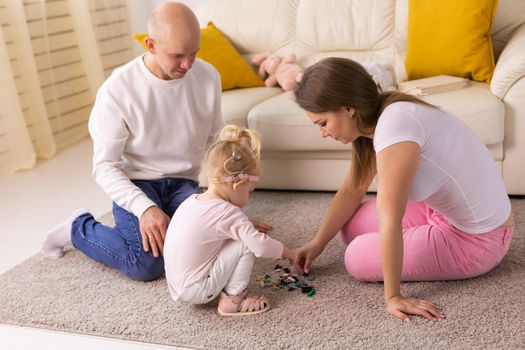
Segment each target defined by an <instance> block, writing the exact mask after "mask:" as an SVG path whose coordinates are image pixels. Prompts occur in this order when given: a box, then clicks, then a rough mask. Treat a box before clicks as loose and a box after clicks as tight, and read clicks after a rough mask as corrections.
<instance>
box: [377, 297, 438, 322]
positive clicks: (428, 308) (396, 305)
mask: <svg viewBox="0 0 525 350" xmlns="http://www.w3.org/2000/svg"><path fill="white" fill-rule="evenodd" d="M386 310H387V311H388V312H389V313H391V314H392V315H394V316H396V317H397V318H399V319H400V320H403V321H410V319H409V317H408V315H419V316H422V317H424V318H426V319H427V320H429V321H437V320H439V319H442V318H445V315H444V314H443V313H442V312H441V311H440V310H439V309H438V307H437V306H436V305H434V304H433V303H431V302H430V301H427V300H421V299H414V298H406V297H403V296H401V295H399V296H395V297H392V298H390V299H388V300H387V301H386Z"/></svg>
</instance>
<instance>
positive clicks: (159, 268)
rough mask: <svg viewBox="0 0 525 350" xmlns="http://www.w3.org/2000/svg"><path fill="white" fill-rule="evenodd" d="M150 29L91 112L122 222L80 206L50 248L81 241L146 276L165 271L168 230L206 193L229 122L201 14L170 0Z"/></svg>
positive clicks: (49, 251)
mask: <svg viewBox="0 0 525 350" xmlns="http://www.w3.org/2000/svg"><path fill="white" fill-rule="evenodd" d="M148 31H149V35H150V36H149V38H147V39H146V45H147V47H148V51H147V52H146V53H145V54H144V55H141V56H139V57H137V58H136V59H134V60H133V61H131V62H129V63H127V64H126V65H124V66H122V67H120V68H117V69H116V70H115V71H114V72H113V74H112V75H111V76H110V77H109V78H108V79H107V80H106V81H105V82H104V84H103V85H102V86H101V87H100V89H99V91H98V93H97V98H96V101H95V104H94V106H93V110H92V112H91V116H90V119H89V132H90V134H91V137H92V139H93V143H94V156H93V175H94V178H95V180H96V181H97V183H98V184H99V185H100V187H102V189H103V190H104V191H105V192H106V193H107V194H108V195H109V197H110V198H111V199H112V200H113V215H114V217H115V225H116V226H115V227H114V228H112V227H108V226H104V225H102V224H100V223H99V222H97V221H96V220H95V219H94V218H93V216H92V215H91V214H89V213H88V212H87V211H86V210H83V209H79V210H77V211H75V212H74V213H73V214H72V215H71V216H70V217H69V218H68V219H67V220H66V221H65V222H63V223H62V224H60V225H58V226H57V227H55V228H54V229H52V230H51V231H50V232H49V233H48V236H47V239H46V241H45V242H44V245H43V247H42V252H43V253H44V254H45V255H46V256H48V257H51V258H58V257H61V256H62V255H63V247H64V246H65V245H67V244H69V243H72V244H73V246H74V247H75V248H77V249H78V250H80V251H82V252H83V253H84V254H86V255H87V256H89V257H91V258H92V259H94V260H96V261H99V262H101V263H104V264H107V265H109V266H112V267H114V268H116V269H118V270H119V271H121V272H122V273H124V274H125V275H126V276H128V277H130V278H132V279H135V280H141V281H149V280H154V279H156V278H157V277H159V276H160V275H161V274H162V273H163V272H164V261H163V258H162V252H163V245H164V239H165V236H166V228H167V226H168V224H169V221H170V218H171V217H172V215H173V213H174V212H175V210H177V208H178V206H179V205H180V204H181V203H182V201H184V200H185V199H186V198H187V197H189V196H190V195H191V194H193V193H196V192H198V190H199V188H198V183H197V177H198V174H199V171H200V164H201V161H202V158H203V156H204V152H205V150H206V148H207V145H208V144H209V143H210V142H212V141H213V140H214V137H215V134H216V133H217V132H218V131H219V130H220V129H221V127H222V120H221V114H220V99H221V81H220V77H219V75H218V73H217V71H216V70H215V69H214V68H213V67H212V66H211V65H210V64H208V63H206V62H204V61H202V60H200V59H196V58H195V55H196V54H197V51H198V50H199V47H200V28H199V23H198V21H197V18H196V17H195V15H194V14H193V12H192V11H191V10H190V9H189V8H188V7H186V6H185V5H183V4H180V3H164V4H162V5H160V6H159V7H158V8H156V9H155V10H154V11H153V12H152V14H151V15H150V17H149V19H148Z"/></svg>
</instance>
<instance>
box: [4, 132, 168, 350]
mask: <svg viewBox="0 0 525 350" xmlns="http://www.w3.org/2000/svg"><path fill="white" fill-rule="evenodd" d="M91 156H92V144H91V142H90V140H88V139H86V140H85V141H82V142H80V143H79V144H77V145H74V146H72V147H70V148H68V149H66V150H63V151H61V152H59V153H58V155H56V156H55V157H54V158H52V159H51V160H47V161H40V162H39V163H38V165H37V166H36V167H35V168H34V169H32V170H30V171H23V172H19V173H17V174H15V175H12V176H3V177H0V198H1V200H0V273H3V272H5V271H7V270H9V269H11V268H12V267H14V266H16V265H18V264H20V263H21V262H23V261H24V260H26V259H27V258H29V257H31V256H33V255H34V254H37V253H38V252H39V250H40V245H41V244H42V241H43V239H44V235H45V232H46V230H48V229H49V228H51V227H53V226H54V225H56V224H58V223H60V222H61V221H63V220H64V218H66V217H67V216H68V215H69V214H70V213H71V212H72V211H73V210H75V209H77V208H79V207H83V208H86V209H88V210H89V211H90V212H91V213H93V215H95V217H97V216H100V215H102V214H105V213H107V212H109V211H110V210H111V201H110V199H109V197H107V195H106V194H105V193H104V192H102V190H101V189H100V188H99V187H98V186H97V184H96V183H95V181H94V180H93V178H92V177H91ZM71 348H75V349H80V350H82V349H112V350H121V349H122V350H152V349H176V348H172V347H163V346H157V345H151V344H145V343H136V342H124V341H119V340H114V339H108V338H100V337H88V336H84V335H75V334H71V333H60V332H51V331H46V330H37V329H31V328H25V327H14V326H8V325H2V324H0V349H2V350H22V349H23V350H26V349H31V350H32V349H53V350H61V349H71Z"/></svg>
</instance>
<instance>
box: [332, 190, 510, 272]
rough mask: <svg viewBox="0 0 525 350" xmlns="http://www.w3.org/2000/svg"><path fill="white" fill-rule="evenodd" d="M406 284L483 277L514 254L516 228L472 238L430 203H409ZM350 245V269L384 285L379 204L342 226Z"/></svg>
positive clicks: (373, 202)
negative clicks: (512, 247) (508, 255)
mask: <svg viewBox="0 0 525 350" xmlns="http://www.w3.org/2000/svg"><path fill="white" fill-rule="evenodd" d="M402 227H403V245H404V253H403V270H402V272H401V280H402V281H437V280H457V279H464V278H470V277H475V276H479V275H482V274H484V273H486V272H488V271H490V270H492V269H493V268H494V267H495V266H496V265H498V264H499V263H500V262H501V260H502V259H503V257H504V256H505V254H506V253H507V251H508V250H509V246H510V241H511V239H512V234H513V233H514V226H512V227H498V228H496V229H495V230H493V231H490V232H487V233H483V234H468V233H465V232H462V231H460V230H458V229H457V228H455V227H454V226H452V225H450V224H449V223H448V222H447V219H446V218H445V217H444V216H443V215H441V214H440V213H438V212H436V211H435V210H433V209H431V208H429V207H428V206H427V205H426V204H425V203H424V202H409V203H408V204H407V208H406V211H405V216H404V217H403V222H402ZM340 235H341V238H342V239H343V242H345V243H346V244H347V245H348V246H347V248H346V252H345V266H346V270H347V271H348V273H349V274H350V275H352V276H353V277H354V278H356V279H358V280H362V281H382V280H383V268H382V265H381V245H380V234H379V223H378V213H377V209H376V200H369V201H367V202H364V203H363V204H362V205H361V206H360V207H359V208H358V210H357V211H356V213H355V214H354V216H353V217H352V218H351V219H350V220H349V221H348V222H347V223H346V224H345V225H344V226H343V227H342V229H341V231H340Z"/></svg>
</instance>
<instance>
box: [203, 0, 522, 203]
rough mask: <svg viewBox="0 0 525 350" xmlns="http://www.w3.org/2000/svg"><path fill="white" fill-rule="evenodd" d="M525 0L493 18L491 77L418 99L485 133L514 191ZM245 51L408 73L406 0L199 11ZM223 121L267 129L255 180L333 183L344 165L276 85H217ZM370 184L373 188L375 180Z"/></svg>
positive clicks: (235, 0) (344, 157) (341, 150)
mask: <svg viewBox="0 0 525 350" xmlns="http://www.w3.org/2000/svg"><path fill="white" fill-rule="evenodd" d="M524 14H525V1H523V0H500V3H499V7H498V10H497V14H496V18H495V22H494V25H493V44H494V51H495V56H496V59H497V64H496V70H495V73H494V76H493V78H492V81H491V84H490V85H488V84H483V83H476V82H473V83H472V84H471V85H470V87H468V88H465V89H461V90H455V91H450V92H446V93H441V94H435V95H428V96H426V97H425V98H424V99H425V100H427V101H429V102H431V103H433V104H436V105H438V106H442V107H443V108H446V109H448V110H450V111H452V112H454V113H455V114H456V115H458V116H459V117H460V118H461V119H462V120H464V121H465V123H467V124H468V125H469V126H470V127H472V129H473V130H474V131H475V132H476V133H477V134H478V135H479V137H480V138H481V139H482V140H483V141H484V142H485V144H486V145H487V147H488V149H489V150H490V152H491V153H492V155H493V157H494V160H495V161H496V163H497V164H498V166H499V167H500V169H501V172H502V175H503V179H504V181H505V185H506V187H507V190H508V192H509V193H510V194H521V195H523V194H525V179H524V178H525V24H524V23H525V15H524ZM197 15H198V17H199V21H200V22H201V25H202V26H203V27H204V26H205V25H206V24H207V23H208V21H210V20H211V21H213V22H214V23H215V25H216V26H217V27H218V28H219V29H220V30H221V31H222V32H223V33H224V34H225V35H226V36H227V37H228V39H229V40H230V41H231V42H232V43H233V45H234V46H235V47H236V48H237V50H238V51H239V52H240V53H241V54H242V55H243V57H245V58H246V60H249V59H250V58H251V57H252V56H253V55H254V54H257V53H260V52H265V51H271V52H275V53H277V54H280V55H286V54H288V53H295V54H296V55H297V57H298V62H299V64H301V65H303V66H304V67H307V66H309V65H311V64H313V63H315V62H317V61H319V60H320V59H322V58H324V57H328V56H342V57H348V58H352V59H354V60H357V61H360V62H363V61H366V60H369V61H380V62H387V63H391V64H392V65H393V66H394V67H395V69H396V75H397V80H398V81H401V80H404V79H405V76H406V73H405V70H404V57H405V53H406V37H407V19H408V10H407V0H403V1H400V0H398V1H395V0H347V1H342V0H341V1H331V0H329V1H319V0H264V1H260V0H241V1H239V0H208V1H206V2H205V3H204V4H203V5H202V6H201V7H200V8H199V9H198V11H197ZM222 102H223V107H222V108H223V110H222V112H223V118H224V120H225V122H226V123H234V124H238V125H242V126H248V127H250V128H253V129H255V130H257V131H259V132H260V133H261V135H262V137H263V154H262V158H263V174H262V179H261V183H260V184H259V187H260V188H272V189H299V190H336V189H337V188H338V187H339V185H340V183H341V181H342V180H343V178H344V177H345V175H346V173H347V171H348V169H349V164H350V161H349V160H350V156H351V154H350V153H351V152H349V146H344V145H341V144H339V143H337V142H335V141H333V140H330V139H321V138H320V136H319V130H318V128H317V127H316V126H314V125H313V124H312V123H311V122H310V121H309V120H308V119H307V118H306V116H305V115H304V113H303V112H302V111H301V110H300V109H299V108H298V107H297V106H296V105H295V103H294V102H293V100H292V99H291V94H290V93H284V92H283V91H282V90H281V89H279V88H266V87H262V88H245V89H237V90H231V91H225V92H224V93H223V98H222ZM372 189H374V188H372Z"/></svg>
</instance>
